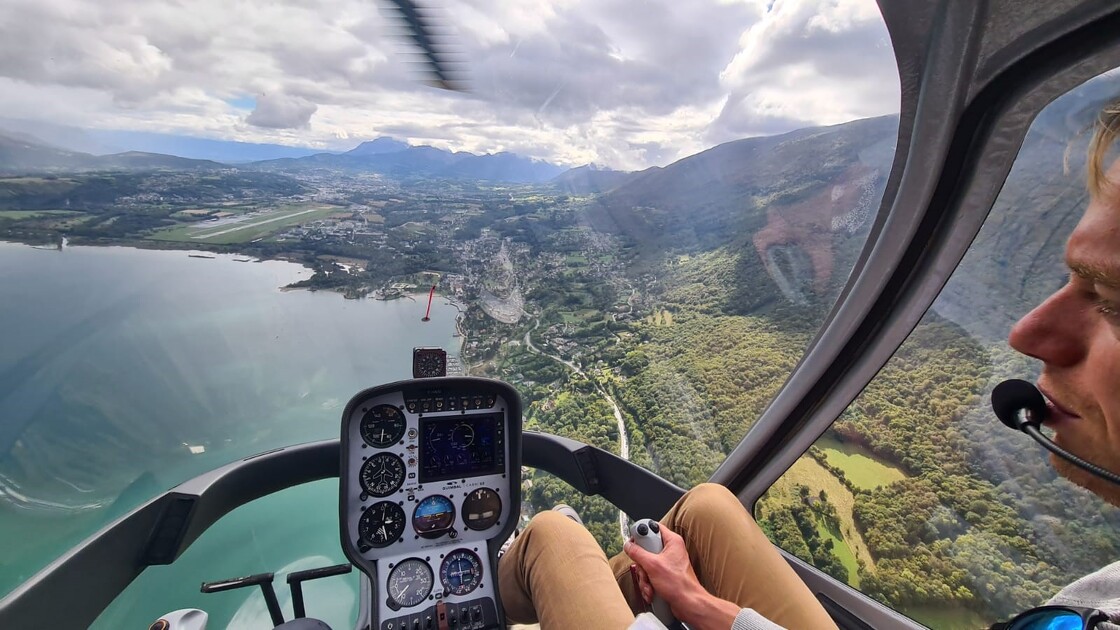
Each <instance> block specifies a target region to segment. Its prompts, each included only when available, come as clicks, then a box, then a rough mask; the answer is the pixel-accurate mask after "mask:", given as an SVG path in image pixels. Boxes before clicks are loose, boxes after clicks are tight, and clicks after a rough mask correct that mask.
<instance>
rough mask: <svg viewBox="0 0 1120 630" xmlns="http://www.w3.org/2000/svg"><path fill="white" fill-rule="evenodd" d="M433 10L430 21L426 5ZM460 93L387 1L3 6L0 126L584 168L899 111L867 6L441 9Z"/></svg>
mask: <svg viewBox="0 0 1120 630" xmlns="http://www.w3.org/2000/svg"><path fill="white" fill-rule="evenodd" d="M433 5H434V6H433ZM427 6H429V7H432V10H434V11H436V12H437V14H438V15H439V16H441V18H442V19H441V21H440V31H441V33H446V34H447V35H448V36H449V40H450V41H451V42H452V43H453V45H454V47H455V50H456V58H457V59H461V60H462V64H461V67H462V68H463V73H462V77H463V79H464V80H465V82H466V84H467V85H468V86H469V92H467V93H459V92H449V91H445V90H438V89H435V88H432V87H428V86H426V85H423V84H422V83H421V82H419V81H418V80H417V79H418V76H417V74H416V73H415V71H414V70H413V69H412V66H411V65H410V64H409V61H410V60H411V59H413V58H414V56H413V55H411V54H410V53H414V51H415V49H413V48H412V47H411V46H410V45H409V44H408V43H407V41H405V40H403V39H402V38H401V37H400V34H399V32H398V31H397V30H396V29H395V28H394V26H393V21H392V19H391V18H390V13H389V12H388V11H386V8H385V7H386V5H385V4H383V3H382V2H381V0H271V1H268V0H172V1H171V2H166V1H161V0H112V1H110V2H105V1H102V0H5V2H4V19H3V20H0V116H4V117H9V118H24V119H32V120H42V121H47V122H53V123H60V124H69V125H76V126H80V127H87V128H95V129H121V130H136V131H151V132H162V133H174V134H179V135H189V136H197V137H206V138H216V139H228V140H242V141H248V142H271V143H279V144H288V145H299V146H312V147H321V148H325V149H348V148H351V147H352V146H354V145H356V144H357V143H358V142H360V141H362V140H367V139H371V138H375V137H378V136H393V137H396V138H398V139H402V140H406V141H408V142H410V143H412V144H430V145H433V146H438V147H441V148H445V149H452V150H467V151H473V152H476V153H485V152H496V151H513V152H516V153H520V154H522V155H527V156H533V157H538V158H543V159H548V160H551V161H554V162H557V163H562V164H567V165H577V164H583V163H587V162H596V163H599V164H605V165H610V166H613V167H616V168H625V169H636V168H644V167H646V166H651V165H664V164H667V163H669V162H672V161H674V160H676V159H679V158H681V157H684V156H687V155H691V154H693V153H695V152H697V151H700V150H702V149H705V148H707V147H710V146H714V145H715V144H719V143H721V142H726V141H728V140H733V139H736V138H742V137H746V136H754V135H763V134H772V133H778V132H782V131H787V130H790V129H795V128H798V127H804V126H808V125H814V124H831V123H837V122H843V121H847V120H852V119H855V118H863V117H867V116H875V115H879V114H885V113H893V112H897V111H898V99H899V89H898V73H897V69H896V67H895V65H894V59H893V55H892V53H891V49H890V43H889V41H888V38H887V32H886V28H885V27H884V26H883V24H882V18H881V17H880V16H879V13H878V8H877V7H876V5H875V3H874V0H440V1H439V3H438V4H435V3H433V2H428V3H427Z"/></svg>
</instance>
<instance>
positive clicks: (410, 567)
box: [385, 558, 435, 608]
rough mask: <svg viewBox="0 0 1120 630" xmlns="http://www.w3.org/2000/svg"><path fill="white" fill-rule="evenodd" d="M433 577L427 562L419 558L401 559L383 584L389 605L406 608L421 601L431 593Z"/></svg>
mask: <svg viewBox="0 0 1120 630" xmlns="http://www.w3.org/2000/svg"><path fill="white" fill-rule="evenodd" d="M434 577H435V576H434V575H432V568H431V567H429V566H428V563H427V562H424V561H423V560H421V559H419V558H409V559H407V560H401V562H400V563H399V564H397V566H395V567H393V570H392V571H389V579H388V580H387V582H386V584H385V589H386V591H387V592H388V595H389V605H390V606H394V605H395V606H396V607H397V608H408V607H410V606H416V605H418V604H420V603H422V602H423V601H424V600H425V599H427V598H428V595H430V594H431V593H432V583H433V582H434V581H435V580H434Z"/></svg>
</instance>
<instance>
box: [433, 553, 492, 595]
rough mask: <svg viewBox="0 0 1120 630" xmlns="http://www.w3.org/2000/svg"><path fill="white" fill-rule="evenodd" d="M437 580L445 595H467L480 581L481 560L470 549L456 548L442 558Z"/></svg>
mask: <svg viewBox="0 0 1120 630" xmlns="http://www.w3.org/2000/svg"><path fill="white" fill-rule="evenodd" d="M439 581H440V583H441V584H443V589H444V590H445V591H446V594H447V595H467V594H469V593H470V592H471V591H473V590H474V589H476V588H478V585H479V584H481V583H482V561H481V560H479V559H478V555H477V554H475V553H474V552H473V551H471V550H470V549H456V550H455V551H452V552H451V553H449V554H447V557H446V558H444V559H443V564H442V565H440V567H439Z"/></svg>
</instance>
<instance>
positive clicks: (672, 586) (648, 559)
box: [622, 523, 704, 619]
mask: <svg viewBox="0 0 1120 630" xmlns="http://www.w3.org/2000/svg"><path fill="white" fill-rule="evenodd" d="M659 525H660V523H659ZM661 544H662V545H663V546H662V549H661V553H659V554H657V553H651V552H649V551H646V550H645V549H642V548H641V547H640V546H638V545H637V544H635V543H634V542H633V541H629V540H628V541H626V543H625V544H624V545H623V546H622V550H623V551H625V552H626V555H628V556H630V559H631V560H633V561H634V562H635V564H637V574H638V590H639V591H640V592H641V594H642V599H644V600H645V602H646V604H649V603H651V602H652V601H653V593H654V591H656V592H657V593H658V594H659V595H661V597H662V598H663V599H664V600H665V601H666V602H667V603H668V604H669V607H670V608H673V614H677V611H676V606H675V605H674V601H677V600H680V599H681V597H682V596H683V595H687V594H695V592H696V591H697V590H700V591H703V590H704V587H703V586H701V584H700V580H699V579H697V577H696V572H695V571H693V569H692V562H690V561H689V559H688V548H687V547H686V546H685V544H684V539H683V538H681V537H680V536H679V535H677V534H676V533H675V532H672V531H670V530H669V528H668V527H665V526H664V525H661ZM677 618H678V619H679V618H680V616H679V615H677Z"/></svg>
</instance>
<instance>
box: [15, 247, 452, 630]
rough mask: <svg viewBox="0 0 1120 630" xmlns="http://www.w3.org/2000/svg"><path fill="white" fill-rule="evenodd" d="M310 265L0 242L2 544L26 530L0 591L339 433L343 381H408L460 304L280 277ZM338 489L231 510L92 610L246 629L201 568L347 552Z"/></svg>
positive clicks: (324, 487) (448, 342)
mask: <svg viewBox="0 0 1120 630" xmlns="http://www.w3.org/2000/svg"><path fill="white" fill-rule="evenodd" d="M308 273H309V272H308V271H307V270H306V269H304V268H302V267H300V266H298V265H294V264H290V263H283V262H265V263H246V262H237V261H236V260H235V257H233V256H218V257H216V258H213V259H202V258H191V257H188V255H187V253H186V252H182V251H149V250H138V249H130V248H91V247H72V248H67V249H66V250H64V251H48V250H39V249H34V248H30V247H27V246H23V245H17V244H8V243H0V340H2V341H0V540H5V541H6V542H10V541H16V540H18V541H21V544H19V545H10V544H5V551H4V553H3V554H0V594H2V593H7V592H9V591H10V590H11V589H13V588H14V587H15V586H17V585H18V584H20V583H21V582H22V581H24V580H25V579H27V578H28V577H30V576H31V575H33V574H34V573H35V572H36V571H37V570H39V569H40V568H42V567H43V566H45V565H46V564H47V563H48V562H50V561H51V560H52V559H54V558H55V557H57V556H58V555H59V554H61V553H62V552H63V551H65V550H66V549H68V548H70V547H71V546H73V545H74V544H76V543H77V542H79V541H80V540H82V539H83V538H85V537H86V536H88V535H89V534H91V533H92V532H94V531H96V530H97V529H98V528H100V527H102V526H103V525H104V524H106V523H107V522H109V521H110V520H112V519H113V518H115V517H117V516H119V515H120V514H122V513H124V512H126V511H127V510H128V509H131V508H132V507H134V506H136V505H138V504H139V503H140V502H142V501H144V500H145V499H147V498H149V497H151V496H153V495H155V494H157V493H159V492H161V491H163V490H165V489H167V488H170V487H172V486H174V485H175V484H177V483H179V482H181V481H184V480H186V479H189V478H190V477H193V476H194V475H197V474H199V473H202V472H204V471H207V470H210V469H212V468H214V467H216V466H219V465H221V464H224V463H226V462H229V461H231V460H234V459H237V458H240V457H243V456H245V455H249V454H252V453H257V452H261V451H264V450H268V449H271V448H275V447H278V446H283V445H287V444H295V443H300V442H307V441H311V440H319V439H326V438H331V437H337V432H338V426H339V422H340V415H341V412H342V407H343V406H344V405H345V403H346V401H347V400H348V399H349V398H350V396H352V395H353V394H354V393H356V392H357V391H359V390H360V389H362V388H364V387H368V386H371V385H375V384H378V383H383V382H388V381H393V380H397V379H401V378H408V377H409V376H410V375H411V350H412V348H413V347H414V346H441V347H444V348H446V349H448V350H449V351H452V352H455V351H457V345H458V344H457V342H458V340H457V339H454V338H453V337H452V333H453V331H454V318H455V315H456V310H455V308H454V307H453V306H449V305H447V304H446V303H445V302H444V301H443V300H442V299H438V298H437V300H436V303H435V304H434V305H433V307H432V321H431V322H428V323H421V322H420V318H421V317H422V316H423V311H424V303H423V302H422V300H421V301H412V300H396V301H392V302H378V301H374V300H344V299H343V298H342V297H341V296H340V295H338V294H335V293H324V292H320V293H311V292H306V291H286V292H285V291H281V290H280V287H281V286H283V285H285V284H288V283H290V282H292V281H294V280H298V279H301V278H304V277H307V275H308ZM336 502H337V483H336V482H334V481H326V482H320V483H317V484H312V485H309V486H307V487H304V488H297V489H292V490H289V491H287V492H285V493H281V494H279V495H276V496H274V497H271V498H270V499H266V500H262V501H259V502H256V503H254V504H251V505H250V506H247V507H245V508H243V509H242V510H239V511H238V512H235V513H234V514H231V515H230V516H229V517H227V521H229V522H228V523H227V522H226V521H222V522H219V524H218V525H217V526H216V527H215V528H214V529H212V530H211V531H209V532H207V534H206V535H205V536H204V537H203V538H202V539H200V540H199V541H198V542H197V543H196V545H195V547H192V549H191V550H190V551H189V552H188V554H187V555H185V556H184V558H183V559H182V560H181V561H180V562H178V563H176V564H175V565H172V566H171V567H164V568H160V569H159V570H158V571H157V570H150V571H148V572H147V573H145V575H144V576H142V578H141V579H140V580H139V581H138V582H137V583H136V584H134V585H133V587H132V588H131V589H130V591H129V592H128V593H127V594H126V597H123V598H122V599H121V600H120V601H118V602H117V605H115V606H114V607H113V608H112V609H110V611H107V613H106V615H105V616H103V619H102V621H105V620H107V619H111V620H112V621H109V622H106V623H102V624H99V625H102V626H103V627H126V626H133V627H146V624H147V623H150V622H151V621H152V620H153V619H154V617H153V616H151V615H152V614H156V615H158V614H159V612H163V611H165V610H168V609H170V608H177V607H187V606H200V607H203V608H207V609H208V610H210V611H211V612H212V614H213V615H214V616H213V617H212V618H211V625H210V627H211V628H216V627H218V628H220V627H225V620H229V619H233V618H235V617H236V619H237V621H236V622H235V624H234V625H235V626H236V627H254V625H253V623H251V622H247V621H246V620H247V619H249V618H251V617H253V615H254V614H256V613H254V612H253V610H250V609H251V608H252V603H253V602H252V601H248V600H250V599H253V598H255V600H259V599H260V597H259V595H258V594H257V593H256V592H253V593H250V592H248V591H241V592H234V593H227V594H215V595H207V596H201V597H204V598H205V599H201V600H199V599H198V597H200V596H199V594H198V584H199V582H201V581H202V580H217V579H220V578H227V577H232V576H235V575H247V574H250V573H254V572H261V571H281V570H285V571H287V570H299V569H302V568H308V566H311V565H315V566H317V565H318V564H329V563H335V562H341V561H342V556H341V553H340V552H339V551H338V549H337V547H338V523H337V509H336V507H335V503H336ZM285 567H287V568H285ZM179 573H183V574H184V575H189V580H188V581H184V580H186V579H187V578H185V577H184V579H183V580H181V579H179V577H178V574H179ZM331 581H337V584H340V585H346V584H349V585H350V586H349V587H345V588H341V589H337V590H335V591H332V592H333V593H334V595H335V596H334V597H333V598H331V597H327V599H329V600H331V601H332V602H333V604H332V606H333V609H334V610H335V611H336V615H335V616H336V622H337V619H338V618H340V617H345V615H347V614H349V613H343V612H341V611H343V610H345V609H347V608H348V606H349V605H348V604H346V601H347V598H346V597H345V591H346V590H347V589H352V588H356V581H355V580H353V579H352V578H350V579H348V578H331V579H330V580H328V582H331ZM180 582H181V583H182V586H183V588H178V587H176V586H174V585H175V584H177V583H180ZM279 584H280V580H279V579H278V591H283V589H279ZM308 588H309V589H313V588H316V589H317V587H313V586H309V587H308ZM317 590H321V589H317ZM328 590H329V589H328ZM192 591H193V594H191V593H192ZM309 592H313V591H309ZM184 597H190V598H191V601H189V602H188V601H183V603H182V605H181V606H180V605H179V604H177V603H176V601H178V600H179V599H182V598H184ZM353 597H356V595H353V596H352V598H353ZM126 600H127V601H126ZM128 602H131V603H128ZM159 606H165V608H164V609H163V610H159V609H158V607H159ZM245 606H248V607H249V608H245ZM261 606H262V607H261V608H260V611H258V612H263V603H262V604H261ZM308 606H309V612H310V613H311V614H314V612H315V611H314V608H315V602H314V600H313V599H310V598H309V603H308ZM215 608H217V610H215ZM153 610H154V611H155V612H154V613H153V612H152V611H153ZM237 615H241V616H240V617H237ZM323 616H328V617H329V616H330V615H326V614H325V613H324V615H323ZM263 619H267V617H264V618H263ZM141 624H143V625H141ZM345 625H346V624H343V626H345ZM260 627H268V625H267V622H265V623H264V624H263V625H261V626H260Z"/></svg>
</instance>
